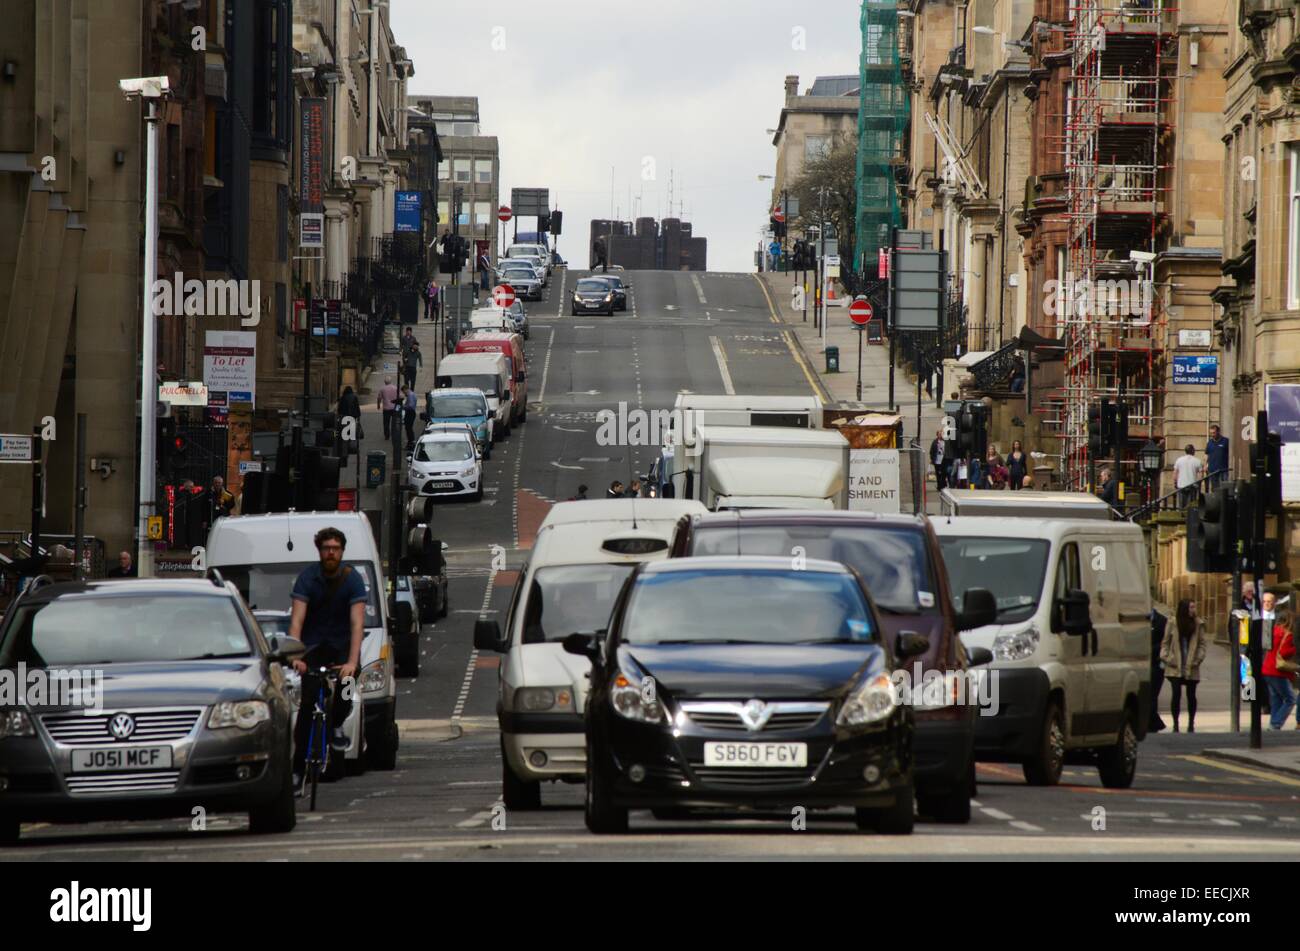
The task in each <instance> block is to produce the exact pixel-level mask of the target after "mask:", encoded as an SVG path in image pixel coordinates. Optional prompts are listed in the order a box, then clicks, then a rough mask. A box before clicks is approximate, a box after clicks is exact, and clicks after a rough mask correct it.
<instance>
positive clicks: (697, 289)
mask: <svg viewBox="0 0 1300 951" xmlns="http://www.w3.org/2000/svg"><path fill="white" fill-rule="evenodd" d="M691 283H692V284H694V285H695V293H696V294H698V295H700V303H701V304H707V303H708V301H707V300H705V299H704V285H703V284H701V283H700V278H699V275H698V274H692V275H691Z"/></svg>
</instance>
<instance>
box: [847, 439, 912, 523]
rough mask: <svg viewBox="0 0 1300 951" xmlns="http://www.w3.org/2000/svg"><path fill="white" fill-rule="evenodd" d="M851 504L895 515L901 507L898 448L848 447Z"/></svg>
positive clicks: (856, 510)
mask: <svg viewBox="0 0 1300 951" xmlns="http://www.w3.org/2000/svg"><path fill="white" fill-rule="evenodd" d="M849 508H850V509H851V510H852V511H855V512H885V513H892V514H894V515H897V514H898V513H899V512H900V511H901V510H902V498H901V497H900V495H899V491H898V450H897V449H850V450H849Z"/></svg>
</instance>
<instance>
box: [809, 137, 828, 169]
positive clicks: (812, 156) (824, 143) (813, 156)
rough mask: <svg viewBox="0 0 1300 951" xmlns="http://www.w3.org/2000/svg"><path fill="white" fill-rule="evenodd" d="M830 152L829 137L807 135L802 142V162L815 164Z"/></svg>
mask: <svg viewBox="0 0 1300 951" xmlns="http://www.w3.org/2000/svg"><path fill="white" fill-rule="evenodd" d="M830 150H831V137H830V136H829V135H808V136H804V140H803V160H804V161H805V162H815V161H817V160H818V159H819V158H822V157H824V156H825V155H826V154H827V153H828V152H830Z"/></svg>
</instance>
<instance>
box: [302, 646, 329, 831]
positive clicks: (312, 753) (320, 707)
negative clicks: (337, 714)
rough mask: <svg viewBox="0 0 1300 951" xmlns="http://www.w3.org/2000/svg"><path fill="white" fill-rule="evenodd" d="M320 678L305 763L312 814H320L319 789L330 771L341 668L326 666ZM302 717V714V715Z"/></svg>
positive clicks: (304, 781)
mask: <svg viewBox="0 0 1300 951" xmlns="http://www.w3.org/2000/svg"><path fill="white" fill-rule="evenodd" d="M316 674H317V676H318V677H319V678H320V687H319V689H318V690H317V694H316V701H315V703H314V704H313V707H312V713H311V731H310V732H309V733H308V734H307V756H306V759H305V761H304V770H303V778H302V781H303V786H304V790H303V791H305V787H306V785H307V784H308V783H310V784H311V801H310V805H309V807H308V808H309V811H311V812H315V811H316V786H317V784H318V783H319V782H320V778H321V777H322V776H324V775H325V774H326V773H327V772H328V770H329V762H330V728H329V723H330V713H331V712H332V710H333V706H334V685H335V684H337V682H338V679H339V675H338V672H337V668H330V667H326V666H322V667H320V669H319V670H317V671H316ZM298 715H299V716H302V711H301V710H300V711H299V712H298Z"/></svg>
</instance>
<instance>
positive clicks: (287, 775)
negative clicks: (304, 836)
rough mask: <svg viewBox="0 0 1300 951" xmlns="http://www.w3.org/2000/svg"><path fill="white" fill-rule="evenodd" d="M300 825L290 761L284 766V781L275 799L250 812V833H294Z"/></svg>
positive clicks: (255, 807)
mask: <svg viewBox="0 0 1300 951" xmlns="http://www.w3.org/2000/svg"><path fill="white" fill-rule="evenodd" d="M297 824H298V811H297V809H296V808H295V807H294V789H293V770H292V769H290V768H289V763H288V761H286V762H285V764H284V779H283V780H282V781H281V783H280V791H279V792H277V793H276V794H275V798H274V799H272V800H271V801H270V802H267V803H265V804H263V805H260V806H254V807H253V808H252V809H250V810H248V831H249V832H251V833H252V834H253V835H275V834H279V833H283V832H292V831H293V827H294V826H295V825H297Z"/></svg>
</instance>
